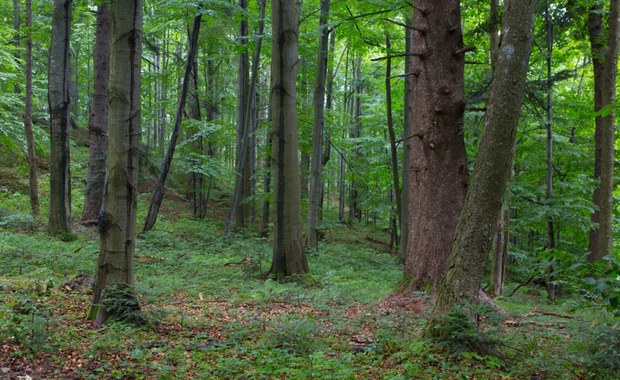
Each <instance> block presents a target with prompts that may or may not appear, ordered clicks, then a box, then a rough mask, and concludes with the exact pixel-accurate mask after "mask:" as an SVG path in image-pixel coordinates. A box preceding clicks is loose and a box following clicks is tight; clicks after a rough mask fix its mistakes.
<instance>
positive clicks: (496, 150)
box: [434, 0, 536, 316]
mask: <svg viewBox="0 0 620 380" xmlns="http://www.w3.org/2000/svg"><path fill="white" fill-rule="evenodd" d="M504 7H505V10H504V18H503V23H502V24H503V27H502V38H501V42H500V48H499V51H498V60H497V68H496V70H495V75H494V78H493V84H492V87H491V95H490V98H489V102H488V104H487V112H486V121H485V127H484V132H483V135H482V139H481V141H480V145H479V147H478V156H477V157H476V166H475V170H474V173H473V176H472V179H471V182H470V185H469V190H468V192H467V199H466V200H465V205H464V206H463V212H462V214H461V216H460V218H459V219H458V227H457V230H456V236H455V237H454V243H453V246H452V251H451V253H450V257H449V259H448V265H447V267H446V272H445V274H444V275H443V277H442V280H441V283H440V285H439V290H438V291H439V293H438V297H437V303H436V305H435V310H434V315H435V316H437V315H443V314H447V313H449V312H450V311H451V310H452V308H453V307H454V306H455V305H457V304H458V303H460V302H472V303H475V302H477V300H478V292H479V289H480V283H481V281H482V278H483V276H484V273H485V269H486V265H484V263H486V257H487V254H488V252H489V247H490V244H491V240H492V239H493V235H494V233H495V231H496V222H497V217H498V215H499V212H500V210H501V207H502V198H503V195H504V190H505V189H506V184H507V183H508V179H509V176H510V170H511V168H512V160H513V156H514V149H515V143H516V128H517V124H518V122H519V115H520V112H521V101H522V99H523V93H524V91H525V78H526V74H527V69H528V62H529V56H530V48H531V42H532V39H533V36H532V34H533V33H532V28H533V25H534V14H535V11H536V0H518V1H517V0H511V1H507V2H505V5H504Z"/></svg>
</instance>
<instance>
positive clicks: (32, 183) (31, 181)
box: [24, 0, 39, 215]
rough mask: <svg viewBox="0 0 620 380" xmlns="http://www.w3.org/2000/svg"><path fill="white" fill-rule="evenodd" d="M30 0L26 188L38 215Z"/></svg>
mask: <svg viewBox="0 0 620 380" xmlns="http://www.w3.org/2000/svg"><path fill="white" fill-rule="evenodd" d="M31 29H32V0H26V30H27V32H26V33H27V37H26V98H25V100H24V102H25V109H24V132H25V135H26V143H27V147H28V149H27V151H28V190H29V194H30V211H31V212H32V215H39V184H38V182H37V157H36V152H35V147H34V135H33V133H32V31H31Z"/></svg>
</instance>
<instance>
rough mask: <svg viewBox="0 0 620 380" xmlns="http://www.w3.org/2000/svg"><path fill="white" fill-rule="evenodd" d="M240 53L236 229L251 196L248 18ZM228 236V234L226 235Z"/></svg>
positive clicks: (245, 5)
mask: <svg viewBox="0 0 620 380" xmlns="http://www.w3.org/2000/svg"><path fill="white" fill-rule="evenodd" d="M238 4H239V7H240V8H241V9H243V10H244V11H245V10H247V8H248V0H239V3H238ZM237 43H238V44H239V48H240V49H241V50H240V53H239V55H238V57H237V149H236V160H235V168H236V169H237V176H239V177H241V186H240V187H237V186H235V189H234V191H235V192H240V193H239V194H238V195H237V194H233V199H234V198H235V197H238V198H239V201H238V202H234V206H235V207H236V210H235V211H234V217H235V227H236V228H243V227H245V219H246V216H247V215H246V207H245V205H244V204H243V200H244V199H245V198H246V197H247V196H249V195H250V194H246V193H245V191H247V190H248V188H247V182H248V181H249V175H250V174H249V168H248V165H247V164H248V162H247V160H248V158H249V154H248V152H247V150H248V147H249V146H248V144H244V141H245V138H244V136H247V135H248V131H247V129H246V128H247V127H248V125H246V123H245V116H246V110H247V108H248V107H247V105H248V102H249V101H250V100H249V98H250V94H249V91H248V80H249V76H250V63H249V56H248V52H247V51H246V47H247V46H248V20H247V17H246V16H243V18H242V19H241V22H240V24H239V39H238V42H237ZM226 235H227V236H228V234H226Z"/></svg>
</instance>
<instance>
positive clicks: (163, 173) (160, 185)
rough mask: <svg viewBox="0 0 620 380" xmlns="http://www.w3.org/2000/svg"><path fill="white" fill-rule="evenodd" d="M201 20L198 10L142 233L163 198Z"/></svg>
mask: <svg viewBox="0 0 620 380" xmlns="http://www.w3.org/2000/svg"><path fill="white" fill-rule="evenodd" d="M201 20H202V12H198V14H197V15H196V16H195V17H194V26H193V28H192V34H191V36H192V37H191V42H190V44H189V48H188V49H189V50H188V52H187V61H186V64H185V74H184V76H183V85H182V88H181V96H180V99H179V106H178V108H177V114H176V118H175V121H174V127H173V129H172V134H171V135H170V142H169V143H168V151H167V153H166V157H165V159H164V161H163V162H162V165H161V169H160V171H159V178H158V180H157V185H156V187H155V191H154V192H153V198H152V199H151V204H150V206H149V211H148V214H147V216H146V220H145V222H144V227H143V228H142V232H143V233H144V232H147V231H150V230H151V229H152V228H153V226H154V225H155V221H157V213H158V212H159V207H160V206H161V203H162V201H163V200H164V185H165V183H166V178H167V177H168V172H169V171H170V165H171V164H172V158H173V156H174V151H175V149H176V145H177V140H178V138H179V132H180V130H181V121H182V120H183V110H184V109H185V102H186V101H187V93H188V92H189V82H190V75H191V73H192V66H193V65H194V60H195V59H196V52H197V51H198V35H199V34H200V22H201Z"/></svg>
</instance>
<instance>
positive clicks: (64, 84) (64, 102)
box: [48, 0, 72, 234]
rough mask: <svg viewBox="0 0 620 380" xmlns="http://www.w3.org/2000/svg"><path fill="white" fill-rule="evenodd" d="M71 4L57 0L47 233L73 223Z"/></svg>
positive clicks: (59, 231) (50, 97)
mask: <svg viewBox="0 0 620 380" xmlns="http://www.w3.org/2000/svg"><path fill="white" fill-rule="evenodd" d="M71 6H72V1H71V0H54V11H53V12H54V13H53V16H52V43H51V47H50V62H49V75H48V78H49V82H48V101H49V110H50V143H51V150H50V211H49V224H48V231H49V232H50V233H51V234H62V233H67V232H69V230H70V227H69V222H70V219H71V177H70V172H69V163H70V157H69V130H70V128H71V125H70V122H69V102H70V100H69V75H70V72H69V69H70V66H71V63H70V61H69V50H70V47H69V43H70V39H71Z"/></svg>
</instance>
